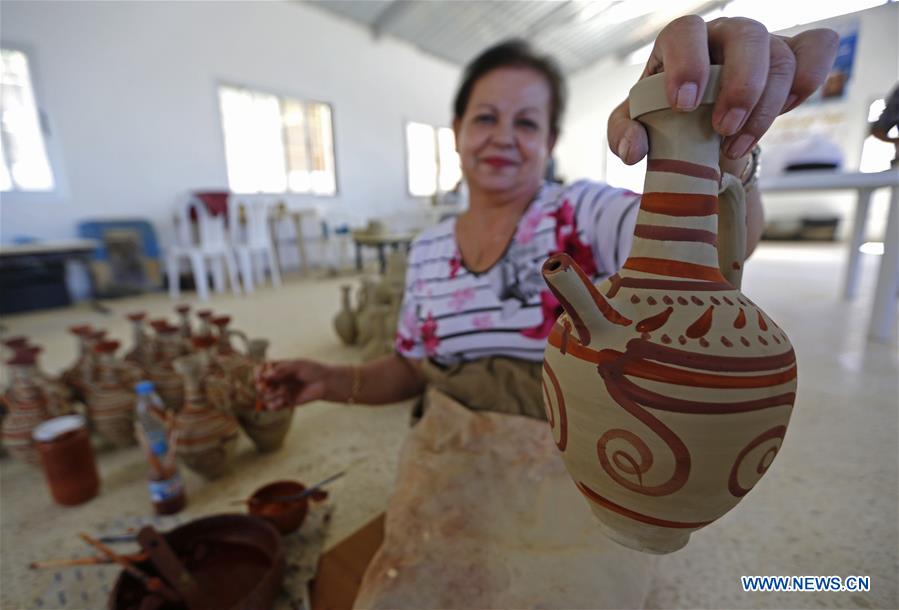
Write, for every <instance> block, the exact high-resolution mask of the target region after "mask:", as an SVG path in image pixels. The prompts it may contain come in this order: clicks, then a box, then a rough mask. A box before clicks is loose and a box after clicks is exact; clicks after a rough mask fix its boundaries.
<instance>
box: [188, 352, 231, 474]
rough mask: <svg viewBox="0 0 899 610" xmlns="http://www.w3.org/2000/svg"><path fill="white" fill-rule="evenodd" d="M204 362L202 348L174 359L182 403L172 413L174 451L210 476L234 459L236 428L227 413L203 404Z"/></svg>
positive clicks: (222, 471) (190, 466)
mask: <svg viewBox="0 0 899 610" xmlns="http://www.w3.org/2000/svg"><path fill="white" fill-rule="evenodd" d="M195 339H199V337H197V338H195ZM208 366H209V361H208V351H207V350H206V349H202V350H199V351H198V352H197V353H194V354H191V355H190V356H181V357H180V358H177V359H176V360H175V368H176V369H177V370H178V372H179V373H180V374H181V375H182V376H183V378H184V407H183V408H182V409H181V410H180V411H179V412H178V413H177V414H176V415H175V424H174V425H175V436H176V437H177V441H176V442H175V444H176V449H175V451H176V454H177V456H178V458H179V459H180V460H181V461H182V462H184V464H185V465H186V466H187V467H188V468H190V469H191V470H193V471H194V472H196V473H198V474H200V475H202V476H203V477H205V478H207V479H214V478H216V477H218V476H220V475H222V474H224V473H225V472H226V471H227V470H228V467H229V465H230V463H231V461H232V460H233V459H234V456H235V454H236V450H237V438H238V429H237V421H236V420H235V419H234V418H233V417H232V416H231V415H228V414H227V413H224V412H222V411H221V410H219V409H216V408H214V407H210V406H208V405H207V404H206V397H205V393H204V387H203V376H204V375H205V374H206V369H207V367H208Z"/></svg>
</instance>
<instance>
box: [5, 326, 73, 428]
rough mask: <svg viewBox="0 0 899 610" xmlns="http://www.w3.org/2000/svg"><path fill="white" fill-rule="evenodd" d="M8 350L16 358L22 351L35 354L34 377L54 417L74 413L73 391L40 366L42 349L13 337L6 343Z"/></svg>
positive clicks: (25, 339) (21, 338) (25, 340)
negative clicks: (29, 351)
mask: <svg viewBox="0 0 899 610" xmlns="http://www.w3.org/2000/svg"><path fill="white" fill-rule="evenodd" d="M4 344H5V345H6V347H7V349H9V350H10V351H11V352H12V355H13V356H15V355H16V354H18V353H19V352H20V351H22V350H31V351H33V352H34V358H35V360H34V375H35V379H36V381H37V382H38V383H39V385H40V386H41V388H42V389H43V391H44V393H45V394H46V396H47V408H48V410H49V411H50V414H51V415H52V416H54V417H56V416H60V415H68V414H70V413H73V412H74V409H73V407H72V401H73V391H72V389H71V388H70V387H69V386H68V385H67V384H66V383H65V382H64V381H63V380H62V378H60V377H56V376H54V375H51V374H49V373H48V372H46V371H45V370H44V369H43V368H41V365H40V359H39V354H40V353H41V351H42V348H41V347H39V346H37V345H30V344H29V343H28V339H27V338H26V337H13V338H11V339H7V340H6V341H4Z"/></svg>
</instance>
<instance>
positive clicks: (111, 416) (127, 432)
mask: <svg viewBox="0 0 899 610" xmlns="http://www.w3.org/2000/svg"><path fill="white" fill-rule="evenodd" d="M118 348H119V342H118V341H101V342H99V343H97V344H96V345H95V346H94V354H96V357H97V365H96V366H97V374H96V379H94V381H93V382H91V384H90V385H89V386H88V389H87V410H88V413H90V418H91V423H92V424H93V428H94V431H95V432H96V433H97V434H98V435H99V436H100V437H102V438H103V439H104V440H106V441H107V442H108V443H109V444H111V445H112V446H113V447H129V446H131V445H134V444H136V442H137V440H136V438H135V437H134V408H135V405H136V402H137V398H136V396H135V394H134V392H133V391H132V389H131V388H133V387H134V384H135V383H137V382H138V381H139V380H140V377H141V374H140V371H139V370H137V369H135V368H134V367H133V366H129V365H127V364H126V363H125V362H124V361H123V360H119V359H117V358H116V356H115V352H116V350H117V349H118Z"/></svg>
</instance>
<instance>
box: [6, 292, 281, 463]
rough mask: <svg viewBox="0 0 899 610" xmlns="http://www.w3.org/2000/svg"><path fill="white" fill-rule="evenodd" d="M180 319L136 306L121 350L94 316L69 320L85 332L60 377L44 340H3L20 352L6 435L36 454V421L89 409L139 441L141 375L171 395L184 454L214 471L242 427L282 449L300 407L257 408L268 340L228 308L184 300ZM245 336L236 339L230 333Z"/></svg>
mask: <svg viewBox="0 0 899 610" xmlns="http://www.w3.org/2000/svg"><path fill="white" fill-rule="evenodd" d="M176 311H177V313H178V318H179V322H178V324H172V323H170V322H169V320H166V319H155V320H150V321H149V327H150V328H151V329H152V332H151V331H149V330H148V329H147V320H146V314H144V313H133V314H130V315H129V316H128V319H129V321H130V322H131V325H132V332H133V340H132V347H131V350H130V351H129V352H128V353H127V354H125V355H124V357H121V358H120V357H117V356H116V351H117V350H118V349H119V342H118V341H113V340H109V339H107V338H106V332H105V331H103V330H95V329H93V328H91V327H89V326H75V327H72V328H71V329H70V331H71V333H72V334H73V335H74V336H75V338H76V340H77V342H78V348H79V354H78V357H77V359H76V360H75V362H74V363H73V364H72V365H71V366H70V367H69V368H67V369H66V370H65V371H64V372H63V373H62V375H61V376H60V377H59V378H54V377H52V376H50V375H48V374H47V373H45V372H44V371H43V370H41V368H40V367H39V365H38V361H37V355H38V353H39V352H40V348H39V347H36V346H32V345H30V344H29V342H28V340H27V339H25V338H24V337H15V338H12V339H8V340H6V341H5V342H4V344H5V346H6V348H7V349H8V350H9V351H10V352H11V353H12V357H11V358H10V359H9V360H8V362H7V364H8V366H9V371H10V380H9V386H8V388H7V389H6V391H5V392H4V394H3V395H2V402H3V404H4V406H5V408H6V410H7V414H6V417H5V418H4V420H3V425H2V440H3V445H4V446H5V447H6V449H7V450H8V451H9V453H10V454H11V455H12V456H13V457H15V458H18V459H22V460H25V461H27V462H30V463H37V462H38V456H37V452H36V448H35V447H34V445H33V443H32V439H31V433H32V430H33V429H34V427H35V426H37V425H38V424H40V423H41V422H43V421H45V420H47V419H49V418H51V417H56V416H58V415H63V414H68V413H72V412H74V411H75V410H76V409H75V405H76V404H78V403H80V404H81V405H83V412H84V415H85V418H86V420H87V421H88V423H89V425H90V427H91V429H92V431H93V432H94V433H95V434H96V435H97V436H98V437H99V438H100V440H101V441H102V442H103V443H105V444H106V445H110V446H112V447H127V446H131V445H134V444H135V443H136V437H135V430H134V423H135V407H136V403H137V395H136V393H135V391H134V386H135V384H136V383H137V382H138V381H140V380H144V379H149V380H150V381H152V382H153V383H154V385H155V387H156V391H157V394H158V395H159V397H160V399H161V400H162V402H163V403H164V405H165V408H166V418H167V424H168V425H169V426H170V429H171V437H172V444H173V445H174V447H175V451H176V454H177V456H178V458H179V459H180V460H181V461H182V462H183V463H184V464H185V466H187V467H188V468H190V469H191V470H194V471H195V472H197V473H198V474H200V475H202V476H204V477H206V478H215V477H217V476H219V475H221V474H222V473H224V472H225V471H226V470H227V469H228V467H229V464H230V463H231V461H232V460H233V458H234V456H235V449H236V445H237V441H238V434H239V429H240V428H243V430H244V432H245V433H246V434H247V436H249V438H250V439H251V440H252V441H253V443H254V444H255V446H256V448H257V450H258V451H260V452H268V451H274V450H276V449H278V448H279V447H280V446H281V445H282V443H283V441H284V437H285V435H286V434H287V431H288V429H289V427H290V422H291V419H292V417H293V409H292V408H290V409H284V410H279V411H266V410H260V409H258V408H257V400H256V387H255V382H254V370H255V369H256V367H257V366H258V365H260V364H261V363H262V362H263V361H264V360H265V353H266V350H267V348H268V341H267V340H265V339H252V340H250V339H248V338H247V337H246V335H245V334H244V333H242V332H240V331H237V330H233V329H229V328H228V325H229V323H230V321H231V320H230V318H229V317H228V316H214V315H213V313H212V312H211V311H209V310H203V311H198V312H197V318H198V319H199V324H198V325H197V326H196V327H195V325H194V324H192V322H191V315H190V307H189V306H187V305H181V306H178V307H177V308H176ZM233 339H237V340H239V342H240V343H242V346H241V347H242V349H241V350H239V349H237V348H236V347H235V345H234V344H233V342H232V340H233Z"/></svg>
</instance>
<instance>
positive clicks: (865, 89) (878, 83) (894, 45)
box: [556, 3, 899, 237]
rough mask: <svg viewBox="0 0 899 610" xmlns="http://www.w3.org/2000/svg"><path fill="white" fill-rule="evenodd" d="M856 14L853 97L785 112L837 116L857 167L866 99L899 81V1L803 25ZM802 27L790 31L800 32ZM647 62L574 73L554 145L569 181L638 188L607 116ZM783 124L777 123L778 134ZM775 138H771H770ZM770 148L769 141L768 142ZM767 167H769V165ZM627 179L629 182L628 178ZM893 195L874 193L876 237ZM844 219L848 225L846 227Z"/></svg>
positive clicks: (826, 207) (823, 203) (827, 201)
mask: <svg viewBox="0 0 899 610" xmlns="http://www.w3.org/2000/svg"><path fill="white" fill-rule="evenodd" d="M853 20H857V21H858V26H859V28H858V29H859V38H858V46H857V47H856V56H855V65H854V70H853V75H852V81H851V83H850V88H849V92H848V95H847V96H846V97H845V98H844V99H842V100H839V101H828V102H826V103H823V104H819V105H817V106H814V107H812V106H808V107H804V106H803V107H800V108H798V109H797V110H794V111H793V112H791V113H789V114H788V115H785V117H782V118H781V119H778V121H783V120H785V119H787V118H788V117H789V118H790V119H792V118H794V117H797V116H799V117H802V116H808V115H811V114H813V113H818V114H821V113H825V114H827V115H828V117H829V120H837V121H839V129H838V131H837V132H836V133H835V138H836V139H837V141H838V142H840V144H841V145H842V146H843V147H844V152H845V154H846V169H848V170H855V169H857V168H858V162H859V158H860V155H861V149H862V142H863V140H864V138H865V135H866V129H867V126H866V122H865V121H866V118H867V109H868V104H870V102H871V101H872V100H873V99H875V98H877V97H882V96H884V95H886V94H887V93H888V92H889V91H890V89H892V87H893V86H895V85H896V83H897V81H899V42H897V41H899V3H891V4H888V5H883V6H878V7H876V8H872V9H869V10H866V11H861V12H859V13H855V14H853V15H844V16H842V17H838V18H834V19H830V20H826V21H822V22H819V23H816V24H807V25H805V26H802V28H799V29H807V28H811V27H839V26H842V25H844V24H846V23H847V22H851V21H853ZM795 31H796V29H795V28H794V29H791V30H786V31H785V32H784V33H786V34H790V33H795ZM642 70H643V65H642V64H639V65H627V64H624V63H621V62H617V61H604V62H600V63H598V64H597V65H595V66H592V67H590V68H588V69H587V70H584V71H582V72H579V73H577V74H575V75H574V76H573V77H572V78H570V79H569V87H570V105H569V110H568V116H567V119H566V121H565V124H564V126H563V133H562V137H561V139H560V141H559V145H558V146H557V148H556V157H557V160H558V169H559V171H560V173H561V174H563V175H564V176H565V177H566V179H569V180H574V179H577V178H580V177H590V178H594V179H599V180H608V181H609V182H610V183H612V184H616V185H622V186H628V187H631V188H634V187H635V186H636V187H637V188H640V187H641V186H642V170H641V169H636V170H633V171H631V172H625V171H622V170H623V168H622V164H620V162H618V161H617V159H615V158H614V157H613V155H612V153H611V152H610V151H609V150H608V144H607V141H606V120H607V119H608V116H609V113H610V112H611V111H612V109H614V108H615V106H617V105H618V104H619V103H620V102H621V101H622V100H623V99H624V98H625V97H626V96H627V94H628V91H629V89H630V88H631V86H632V85H633V84H634V83H635V82H636V80H637V79H638V78H639V76H640V73H641V72H642ZM777 129H778V123H777V122H775V125H774V126H773V127H772V135H773V133H774V132H775V131H776V130H777ZM772 139H774V138H771V139H769V141H770V140H772ZM762 146H763V147H764V146H765V140H764V139H763V140H762ZM763 168H764V165H763ZM622 181H624V182H625V184H622ZM853 201H854V197H853V196H849V195H843V196H839V195H838V196H818V195H816V196H814V197H809V196H808V195H791V196H777V197H775V196H768V197H766V200H765V203H766V214H767V215H768V217H769V218H776V217H777V216H779V215H784V214H798V213H805V212H804V210H808V209H813V210H815V211H817V212H818V213H822V214H828V213H832V214H834V215H838V216H840V217H842V218H844V219H845V218H849V217H850V212H851V209H852V207H853ZM886 203H887V193H886V192H885V191H881V192H878V193H877V194H875V205H874V206H873V209H872V213H871V216H872V223H871V230H870V235H871V236H872V237H876V236H877V234H878V233H881V232H882V230H883V225H884V223H883V220H884V217H885V206H886ZM848 224H849V223H847V222H844V223H843V230H844V231H845V230H846V229H847V228H848Z"/></svg>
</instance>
